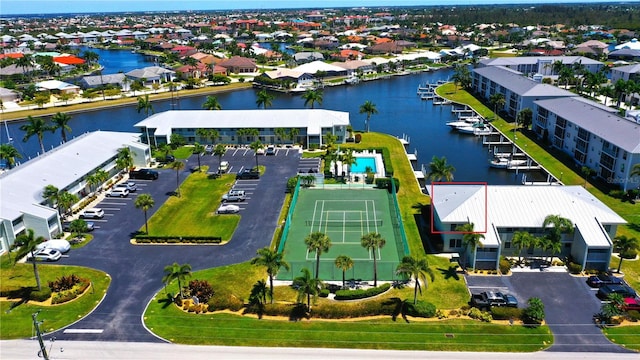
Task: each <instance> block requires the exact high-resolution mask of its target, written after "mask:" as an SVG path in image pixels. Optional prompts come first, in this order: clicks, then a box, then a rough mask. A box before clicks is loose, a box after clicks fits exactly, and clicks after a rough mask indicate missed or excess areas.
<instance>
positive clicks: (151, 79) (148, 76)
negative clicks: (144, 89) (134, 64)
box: [125, 66, 176, 86]
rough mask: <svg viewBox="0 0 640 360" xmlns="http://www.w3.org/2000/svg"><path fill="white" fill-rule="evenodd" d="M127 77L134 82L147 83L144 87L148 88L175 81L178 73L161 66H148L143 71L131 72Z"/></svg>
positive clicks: (135, 70) (126, 74)
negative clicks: (152, 85) (156, 84)
mask: <svg viewBox="0 0 640 360" xmlns="http://www.w3.org/2000/svg"><path fill="white" fill-rule="evenodd" d="M125 76H126V77H127V78H129V79H130V80H133V81H136V80H139V81H145V82H144V85H145V86H148V85H151V84H154V83H158V84H159V83H164V82H169V81H173V80H174V79H175V77H176V72H175V71H173V70H169V69H165V68H163V67H160V66H148V67H145V68H142V69H134V70H131V71H129V72H127V73H125Z"/></svg>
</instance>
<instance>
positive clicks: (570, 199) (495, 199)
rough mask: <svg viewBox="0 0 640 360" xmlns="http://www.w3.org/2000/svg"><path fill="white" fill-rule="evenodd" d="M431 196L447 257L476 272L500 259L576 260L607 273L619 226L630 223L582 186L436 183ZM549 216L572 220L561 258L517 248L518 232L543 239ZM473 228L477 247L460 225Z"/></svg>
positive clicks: (435, 227) (434, 219) (434, 220)
mask: <svg viewBox="0 0 640 360" xmlns="http://www.w3.org/2000/svg"><path fill="white" fill-rule="evenodd" d="M428 189H429V191H431V193H430V194H429V195H430V196H431V206H432V232H436V233H440V234H441V236H442V240H443V242H444V243H443V250H444V251H445V252H457V253H460V255H461V257H462V258H464V259H465V260H463V261H465V262H466V265H467V266H469V267H471V268H474V269H496V270H497V269H498V268H499V261H500V257H501V256H519V255H522V256H524V257H546V256H550V255H554V256H560V257H565V256H571V258H572V260H573V262H574V263H576V264H579V265H581V266H582V268H583V269H597V270H607V269H608V266H609V261H610V259H611V253H612V250H613V243H612V240H611V239H613V237H614V236H615V234H616V230H617V228H618V225H622V224H625V223H626V221H625V220H624V219H623V218H622V217H620V216H619V215H618V214H616V213H615V212H614V211H613V210H611V209H609V208H608V207H607V206H606V205H605V204H604V203H602V202H601V201H600V200H598V199H597V198H596V197H594V196H593V195H591V194H590V193H589V192H588V191H586V190H585V189H583V188H582V187H581V186H523V185H521V186H517V185H516V186H514V185H489V186H487V185H455V184H454V185H449V184H436V185H433V186H432V187H431V188H428ZM549 215H559V216H560V217H563V218H566V219H569V220H570V221H571V223H572V224H573V226H574V231H573V232H571V233H563V234H562V236H561V244H562V247H561V249H560V252H559V253H555V254H553V253H551V252H549V251H547V250H545V249H541V248H539V247H535V246H531V247H527V248H524V249H518V247H517V246H516V245H515V244H514V243H513V236H514V234H515V232H517V231H525V232H528V233H530V234H531V235H534V236H536V237H540V236H543V235H544V234H545V233H546V231H548V230H546V229H544V228H543V226H542V224H543V223H544V220H545V218H546V217H547V216H549ZM467 223H473V224H474V232H478V233H480V234H482V235H483V236H484V237H483V238H481V239H480V244H479V246H477V247H469V246H465V244H464V243H463V240H462V239H463V236H464V233H462V232H460V231H457V230H456V229H457V228H458V226H461V225H464V224H467Z"/></svg>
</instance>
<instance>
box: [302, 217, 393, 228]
mask: <svg viewBox="0 0 640 360" xmlns="http://www.w3.org/2000/svg"><path fill="white" fill-rule="evenodd" d="M305 225H307V226H314V227H315V226H317V227H318V228H323V227H375V226H382V219H378V220H365V221H361V220H307V221H306V222H305Z"/></svg>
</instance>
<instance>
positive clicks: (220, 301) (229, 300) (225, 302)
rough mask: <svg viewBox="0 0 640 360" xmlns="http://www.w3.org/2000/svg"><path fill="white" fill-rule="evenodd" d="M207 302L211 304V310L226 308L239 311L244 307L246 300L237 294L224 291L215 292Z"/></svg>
mask: <svg viewBox="0 0 640 360" xmlns="http://www.w3.org/2000/svg"><path fill="white" fill-rule="evenodd" d="M207 304H208V305H209V306H208V307H209V311H217V310H226V309H229V310H231V311H238V310H241V309H242V308H243V307H244V301H243V300H242V299H239V298H238V297H236V296H235V295H233V294H231V293H228V292H224V291H217V292H215V293H214V294H213V296H211V298H210V299H209V301H208V302H207Z"/></svg>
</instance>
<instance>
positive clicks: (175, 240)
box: [135, 235, 222, 244]
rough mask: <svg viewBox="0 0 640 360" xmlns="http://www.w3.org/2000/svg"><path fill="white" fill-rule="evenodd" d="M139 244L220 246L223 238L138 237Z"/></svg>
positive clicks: (136, 238)
mask: <svg viewBox="0 0 640 360" xmlns="http://www.w3.org/2000/svg"><path fill="white" fill-rule="evenodd" d="M135 240H136V242H137V243H138V244H219V243H221V242H222V238H221V237H219V236H178V237H176V236H153V235H136V237H135Z"/></svg>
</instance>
